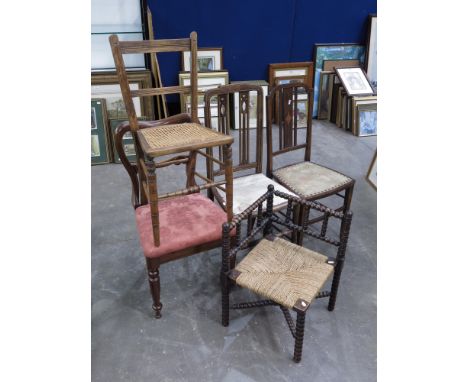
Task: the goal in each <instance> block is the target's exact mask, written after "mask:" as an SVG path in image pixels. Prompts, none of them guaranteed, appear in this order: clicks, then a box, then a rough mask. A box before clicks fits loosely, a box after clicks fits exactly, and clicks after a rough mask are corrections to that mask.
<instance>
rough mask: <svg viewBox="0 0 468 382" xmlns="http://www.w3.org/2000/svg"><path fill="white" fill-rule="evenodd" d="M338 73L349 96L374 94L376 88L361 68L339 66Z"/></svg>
mask: <svg viewBox="0 0 468 382" xmlns="http://www.w3.org/2000/svg"><path fill="white" fill-rule="evenodd" d="M336 74H338V77H339V78H340V81H341V83H342V84H343V86H344V88H345V89H346V93H348V95H349V96H355V95H371V94H374V89H372V86H371V84H370V82H369V79H368V78H367V77H366V75H365V73H364V72H363V71H362V69H361V68H337V69H336Z"/></svg>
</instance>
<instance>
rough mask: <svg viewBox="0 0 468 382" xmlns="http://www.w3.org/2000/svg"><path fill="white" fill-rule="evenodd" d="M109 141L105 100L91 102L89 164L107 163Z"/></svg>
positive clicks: (109, 156)
mask: <svg viewBox="0 0 468 382" xmlns="http://www.w3.org/2000/svg"><path fill="white" fill-rule="evenodd" d="M110 147H111V145H110V141H109V134H108V129H107V112H106V100H105V99H92V100H91V164H103V163H109V162H110V160H111V155H110Z"/></svg>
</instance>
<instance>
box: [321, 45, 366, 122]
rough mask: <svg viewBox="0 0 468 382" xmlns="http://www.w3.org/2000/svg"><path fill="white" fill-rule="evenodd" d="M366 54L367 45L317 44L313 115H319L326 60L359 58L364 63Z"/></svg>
mask: <svg viewBox="0 0 468 382" xmlns="http://www.w3.org/2000/svg"><path fill="white" fill-rule="evenodd" d="M365 56H366V47H365V46H364V45H359V44H354V43H349V44H348V43H341V44H315V46H314V52H313V61H314V62H315V72H314V82H313V87H314V106H313V111H312V117H317V115H318V97H319V91H320V89H319V86H320V73H321V72H322V70H323V63H324V60H359V62H360V63H361V65H364V60H365Z"/></svg>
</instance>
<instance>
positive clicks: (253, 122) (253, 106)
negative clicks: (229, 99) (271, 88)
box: [231, 80, 268, 129]
mask: <svg viewBox="0 0 468 382" xmlns="http://www.w3.org/2000/svg"><path fill="white" fill-rule="evenodd" d="M231 84H249V85H257V86H261V87H262V90H263V126H262V127H266V96H267V95H268V82H266V81H262V80H259V81H232V82H231ZM249 103H250V105H249V128H256V127H257V92H255V91H253V92H250V93H249ZM233 104H234V105H233V108H232V110H233V116H232V117H233V118H232V121H231V126H232V128H233V129H238V128H239V93H238V92H237V93H234V95H233Z"/></svg>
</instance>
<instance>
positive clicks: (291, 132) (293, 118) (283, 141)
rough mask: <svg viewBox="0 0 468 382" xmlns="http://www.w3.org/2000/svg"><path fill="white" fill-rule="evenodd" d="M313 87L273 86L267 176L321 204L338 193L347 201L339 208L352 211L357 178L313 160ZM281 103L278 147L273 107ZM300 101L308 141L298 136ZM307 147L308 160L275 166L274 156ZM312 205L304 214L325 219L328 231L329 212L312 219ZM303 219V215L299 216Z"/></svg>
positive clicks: (269, 99)
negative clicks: (323, 200)
mask: <svg viewBox="0 0 468 382" xmlns="http://www.w3.org/2000/svg"><path fill="white" fill-rule="evenodd" d="M312 99H313V94H312V90H311V89H310V88H309V87H308V86H307V85H306V84H304V83H290V84H284V85H278V86H275V87H273V88H272V89H271V90H270V93H269V94H268V96H267V103H268V107H267V170H266V172H267V176H268V177H270V178H271V179H273V180H275V181H277V182H278V183H280V184H281V185H283V186H284V187H286V188H287V189H289V190H291V191H293V192H294V193H295V194H297V195H298V196H299V197H301V198H303V199H306V200H314V201H316V202H317V203H318V204H321V202H318V200H319V199H323V198H327V197H330V196H333V195H335V196H338V197H340V198H342V199H343V204H342V206H341V207H339V208H338V211H344V212H346V211H348V210H349V208H350V206H351V199H352V196H353V188H354V182H355V181H354V179H352V178H351V177H349V176H347V175H345V174H342V173H340V172H338V171H335V170H332V169H330V168H328V167H325V166H322V165H319V164H317V163H313V162H311V147H312V106H313V104H312ZM275 103H276V104H277V106H278V108H277V109H276V110H277V115H278V117H279V119H278V121H277V124H278V126H277V131H278V147H277V148H276V150H274V149H273V134H274V132H273V115H272V113H273V107H274V105H275ZM299 103H306V107H305V113H306V117H305V118H306V119H307V123H306V126H305V129H306V131H305V133H306V139H305V142H304V141H301V140H300V139H299V138H298V129H299V128H300V127H299V126H298V125H299V124H298V119H299V117H300V113H301V109H300V108H299V106H298V104H299ZM302 149H303V150H304V160H303V161H300V162H298V163H293V164H289V165H287V166H284V167H281V168H276V169H275V168H274V164H273V161H274V158H275V157H277V156H279V155H282V154H286V153H288V152H291V151H294V150H302ZM309 212H310V209H309V208H308V207H307V206H305V207H304V208H303V209H301V211H300V214H301V215H302V214H303V215H305V216H306V218H305V219H306V220H305V221H306V224H313V223H317V222H320V221H322V234H323V235H325V234H326V232H327V227H328V215H327V214H321V215H320V216H318V217H314V218H312V219H309ZM299 220H300V221H302V217H299ZM301 240H302V234H299V236H298V238H297V242H298V243H299V244H300V242H301Z"/></svg>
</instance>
